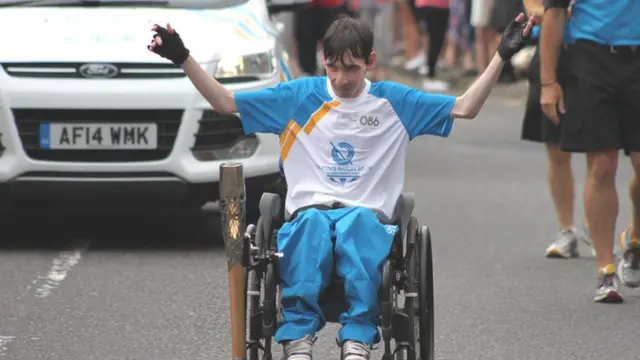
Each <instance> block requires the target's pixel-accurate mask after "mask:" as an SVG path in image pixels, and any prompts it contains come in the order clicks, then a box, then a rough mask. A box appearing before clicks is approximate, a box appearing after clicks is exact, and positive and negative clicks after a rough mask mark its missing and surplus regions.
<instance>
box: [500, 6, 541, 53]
mask: <svg viewBox="0 0 640 360" xmlns="http://www.w3.org/2000/svg"><path fill="white" fill-rule="evenodd" d="M538 18H539V17H538V16H536V15H531V16H530V17H529V18H528V19H527V17H526V16H525V15H524V14H523V13H520V14H519V15H518V16H517V17H516V18H515V19H513V20H512V21H511V23H509V25H507V28H506V29H505V30H504V32H502V39H500V44H499V45H498V54H499V55H500V57H501V58H502V60H504V61H509V60H511V58H512V57H513V55H515V54H516V53H517V52H518V51H520V50H522V48H523V47H525V46H526V45H528V44H530V43H531V41H532V40H531V29H532V28H533V26H534V25H535V24H537V23H538V22H539V21H538Z"/></svg>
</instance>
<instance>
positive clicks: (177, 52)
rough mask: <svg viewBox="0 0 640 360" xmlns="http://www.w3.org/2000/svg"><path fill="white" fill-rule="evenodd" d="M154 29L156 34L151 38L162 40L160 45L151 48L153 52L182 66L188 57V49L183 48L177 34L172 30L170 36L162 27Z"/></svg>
mask: <svg viewBox="0 0 640 360" xmlns="http://www.w3.org/2000/svg"><path fill="white" fill-rule="evenodd" d="M156 27H157V30H156V34H155V35H154V36H153V38H154V39H155V38H156V37H160V38H161V39H162V45H156V46H155V48H153V52H154V53H156V54H158V55H160V56H162V57H163V58H165V59H168V60H170V61H171V62H172V63H174V64H176V65H178V66H180V65H182V63H184V61H185V60H187V58H188V57H189V49H187V48H186V47H185V46H184V43H183V42H182V39H181V38H180V35H179V34H178V32H177V31H175V30H174V31H173V34H171V33H169V31H168V30H167V29H165V28H163V27H162V26H159V25H156Z"/></svg>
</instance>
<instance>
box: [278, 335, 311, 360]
mask: <svg viewBox="0 0 640 360" xmlns="http://www.w3.org/2000/svg"><path fill="white" fill-rule="evenodd" d="M316 339H317V338H316V337H315V336H305V337H303V338H302V339H298V340H291V341H287V342H284V343H283V344H282V352H283V360H311V359H312V358H313V344H315V342H316Z"/></svg>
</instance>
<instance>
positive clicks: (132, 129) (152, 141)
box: [40, 123, 158, 150]
mask: <svg viewBox="0 0 640 360" xmlns="http://www.w3.org/2000/svg"><path fill="white" fill-rule="evenodd" d="M157 147H158V128H157V126H156V124H149V123H143V124H46V123H45V124H40V148H42V149H64V150H95V149H99V150H131V149H155V148H157Z"/></svg>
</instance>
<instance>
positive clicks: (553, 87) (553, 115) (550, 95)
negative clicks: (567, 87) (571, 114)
mask: <svg viewBox="0 0 640 360" xmlns="http://www.w3.org/2000/svg"><path fill="white" fill-rule="evenodd" d="M540 105H542V112H544V114H545V115H546V116H547V117H548V118H549V119H550V120H551V121H553V123H554V124H556V125H558V124H560V118H559V117H558V110H560V113H562V114H564V113H565V112H566V111H567V110H566V108H565V107H564V92H563V91H562V88H561V87H560V84H558V83H557V82H553V83H550V84H543V85H542V88H541V90H540Z"/></svg>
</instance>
